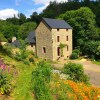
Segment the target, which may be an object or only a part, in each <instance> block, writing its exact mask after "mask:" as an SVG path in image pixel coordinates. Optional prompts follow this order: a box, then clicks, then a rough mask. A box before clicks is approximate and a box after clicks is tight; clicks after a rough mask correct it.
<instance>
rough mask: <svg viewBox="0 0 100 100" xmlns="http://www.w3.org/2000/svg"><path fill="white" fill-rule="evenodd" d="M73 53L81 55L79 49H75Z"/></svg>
mask: <svg viewBox="0 0 100 100" xmlns="http://www.w3.org/2000/svg"><path fill="white" fill-rule="evenodd" d="M73 53H77V54H78V56H79V55H80V54H81V52H80V50H79V49H74V50H73Z"/></svg>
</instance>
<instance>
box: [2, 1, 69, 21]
mask: <svg viewBox="0 0 100 100" xmlns="http://www.w3.org/2000/svg"><path fill="white" fill-rule="evenodd" d="M50 1H55V0H0V19H3V20H5V19H6V18H12V17H13V16H14V14H15V15H16V16H17V15H18V13H23V14H25V15H26V17H29V16H30V15H31V14H32V13H33V12H35V11H36V12H37V13H41V12H42V11H43V9H45V8H46V7H47V6H48V4H49V2H50ZM56 1H57V2H67V0H56Z"/></svg>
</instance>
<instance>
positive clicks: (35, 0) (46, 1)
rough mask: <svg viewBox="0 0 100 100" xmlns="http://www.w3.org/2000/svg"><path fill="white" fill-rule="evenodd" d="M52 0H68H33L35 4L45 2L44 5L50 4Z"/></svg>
mask: <svg viewBox="0 0 100 100" xmlns="http://www.w3.org/2000/svg"><path fill="white" fill-rule="evenodd" d="M50 1H57V2H68V0H33V2H35V4H44V5H48V4H49V2H50Z"/></svg>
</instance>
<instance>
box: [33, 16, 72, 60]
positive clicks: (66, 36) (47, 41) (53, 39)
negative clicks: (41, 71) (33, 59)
mask: <svg viewBox="0 0 100 100" xmlns="http://www.w3.org/2000/svg"><path fill="white" fill-rule="evenodd" d="M35 33H36V52H37V56H38V57H40V58H45V59H50V60H52V61H54V60H57V59H60V58H64V59H67V58H69V57H70V55H71V54H72V27H71V26H70V25H69V24H68V23H66V22H65V21H64V20H57V19H50V18H43V19H42V21H41V22H40V24H39V25H38V27H37V28H36V30H35ZM61 44H62V45H64V47H63V48H61ZM62 53H63V54H62Z"/></svg>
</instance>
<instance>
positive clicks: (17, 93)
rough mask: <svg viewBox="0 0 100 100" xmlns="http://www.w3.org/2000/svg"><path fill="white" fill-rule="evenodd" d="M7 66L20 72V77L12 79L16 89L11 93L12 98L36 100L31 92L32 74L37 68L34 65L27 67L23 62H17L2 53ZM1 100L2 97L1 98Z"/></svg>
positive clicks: (0, 55)
mask: <svg viewBox="0 0 100 100" xmlns="http://www.w3.org/2000/svg"><path fill="white" fill-rule="evenodd" d="M0 57H2V58H3V59H4V61H5V63H6V64H9V65H10V66H13V65H14V66H15V69H16V70H17V71H18V75H16V76H15V77H13V78H12V84H13V86H14V89H13V90H12V92H11V94H10V95H11V98H13V99H14V100H34V99H33V98H34V96H33V94H32V91H31V73H32V71H33V69H34V68H35V65H34V64H30V66H29V65H25V64H24V63H23V62H21V61H16V60H14V59H12V58H10V57H8V56H7V55H3V54H2V53H0ZM0 98H1V97H0Z"/></svg>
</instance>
